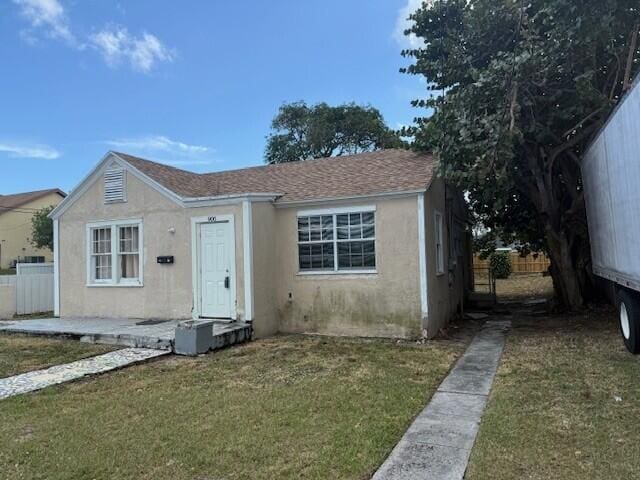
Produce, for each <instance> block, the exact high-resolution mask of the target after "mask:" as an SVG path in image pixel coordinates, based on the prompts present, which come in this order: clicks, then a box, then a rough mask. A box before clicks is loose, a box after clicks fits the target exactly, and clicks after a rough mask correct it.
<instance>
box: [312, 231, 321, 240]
mask: <svg viewBox="0 0 640 480" xmlns="http://www.w3.org/2000/svg"><path fill="white" fill-rule="evenodd" d="M309 239H310V240H311V241H317V240H322V236H321V232H320V230H311V235H310V236H309Z"/></svg>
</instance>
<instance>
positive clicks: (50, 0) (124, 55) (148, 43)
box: [13, 0, 176, 73]
mask: <svg viewBox="0 0 640 480" xmlns="http://www.w3.org/2000/svg"><path fill="white" fill-rule="evenodd" d="M13 3H14V4H16V5H17V6H18V7H19V8H20V13H21V15H22V16H23V17H24V18H25V19H26V20H27V21H28V22H29V24H30V26H29V28H25V29H23V30H21V31H20V36H21V37H22V38H23V39H24V41H26V42H27V43H29V44H36V43H38V42H39V41H40V39H41V38H42V37H43V36H45V37H47V38H50V39H54V40H62V41H64V42H65V43H66V44H67V45H68V46H70V47H73V48H76V49H78V50H84V49H85V48H86V47H87V46H91V47H93V48H94V49H95V50H96V51H98V52H99V53H100V55H102V57H103V58H104V60H105V61H106V62H107V64H108V65H110V66H111V67H117V66H119V65H120V64H122V63H128V64H129V65H130V66H131V68H132V69H133V70H135V71H138V72H145V73H148V72H150V71H152V70H153V69H154V68H155V67H156V66H157V65H158V64H160V63H163V62H172V61H173V59H174V58H175V55H176V54H175V51H174V50H172V49H170V48H168V47H167V46H165V45H164V44H163V43H162V41H161V40H160V39H159V38H158V37H157V36H155V35H153V34H151V33H148V32H144V31H143V32H142V34H141V35H140V36H135V35H132V34H130V33H129V32H128V31H127V29H126V28H124V27H121V26H117V25H115V26H106V27H104V28H103V29H102V30H100V31H98V32H97V33H94V34H93V35H91V36H89V38H88V39H86V40H85V39H83V38H81V39H80V40H79V39H78V38H77V37H76V36H75V35H74V33H73V31H72V28H71V23H70V22H69V18H68V16H67V13H66V11H65V8H64V6H63V5H62V3H60V1H59V0H13ZM116 8H118V9H121V8H122V7H121V6H120V4H116Z"/></svg>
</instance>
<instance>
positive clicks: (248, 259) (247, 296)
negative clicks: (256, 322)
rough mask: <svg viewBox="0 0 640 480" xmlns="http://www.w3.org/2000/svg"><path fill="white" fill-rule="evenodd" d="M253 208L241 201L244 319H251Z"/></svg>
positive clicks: (248, 320)
mask: <svg viewBox="0 0 640 480" xmlns="http://www.w3.org/2000/svg"><path fill="white" fill-rule="evenodd" d="M252 216H253V209H252V208H251V202H250V201H249V200H245V201H243V202H242V245H243V249H242V250H243V260H242V263H243V265H244V319H245V321H247V322H250V321H253V218H252Z"/></svg>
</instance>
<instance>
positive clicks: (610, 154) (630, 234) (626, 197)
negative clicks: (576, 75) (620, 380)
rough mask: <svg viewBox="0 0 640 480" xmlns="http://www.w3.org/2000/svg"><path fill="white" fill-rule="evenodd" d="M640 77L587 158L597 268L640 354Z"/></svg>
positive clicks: (632, 346)
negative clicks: (610, 290) (609, 289)
mask: <svg viewBox="0 0 640 480" xmlns="http://www.w3.org/2000/svg"><path fill="white" fill-rule="evenodd" d="M639 84H640V76H639V77H638V78H637V79H636V81H635V82H634V85H633V86H632V87H631V89H630V90H629V91H627V93H626V95H625V96H624V97H623V98H622V100H621V102H620V103H619V104H618V106H617V107H616V108H615V110H614V111H613V113H612V114H611V115H610V117H609V119H608V121H607V123H606V124H605V125H604V127H603V128H602V129H601V130H600V132H599V133H598V135H597V136H596V138H595V139H594V141H593V143H592V144H591V145H590V146H589V148H588V149H587V152H586V153H585V155H584V159H583V160H582V180H583V184H584V195H585V202H586V207H587V220H588V224H589V238H590V241H591V258H592V264H593V272H594V274H596V275H597V276H599V277H601V278H603V279H605V280H606V281H607V282H608V283H609V285H610V286H611V287H612V291H613V293H614V298H615V302H616V306H617V308H618V313H619V319H620V332H621V333H622V336H623V338H624V343H625V345H626V346H627V348H628V349H629V351H630V352H632V353H640V86H638V85H639Z"/></svg>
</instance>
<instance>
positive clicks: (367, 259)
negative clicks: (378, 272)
mask: <svg viewBox="0 0 640 480" xmlns="http://www.w3.org/2000/svg"><path fill="white" fill-rule="evenodd" d="M363 258H364V264H363V267H368V268H373V267H375V266H376V256H375V255H364V257H363Z"/></svg>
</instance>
